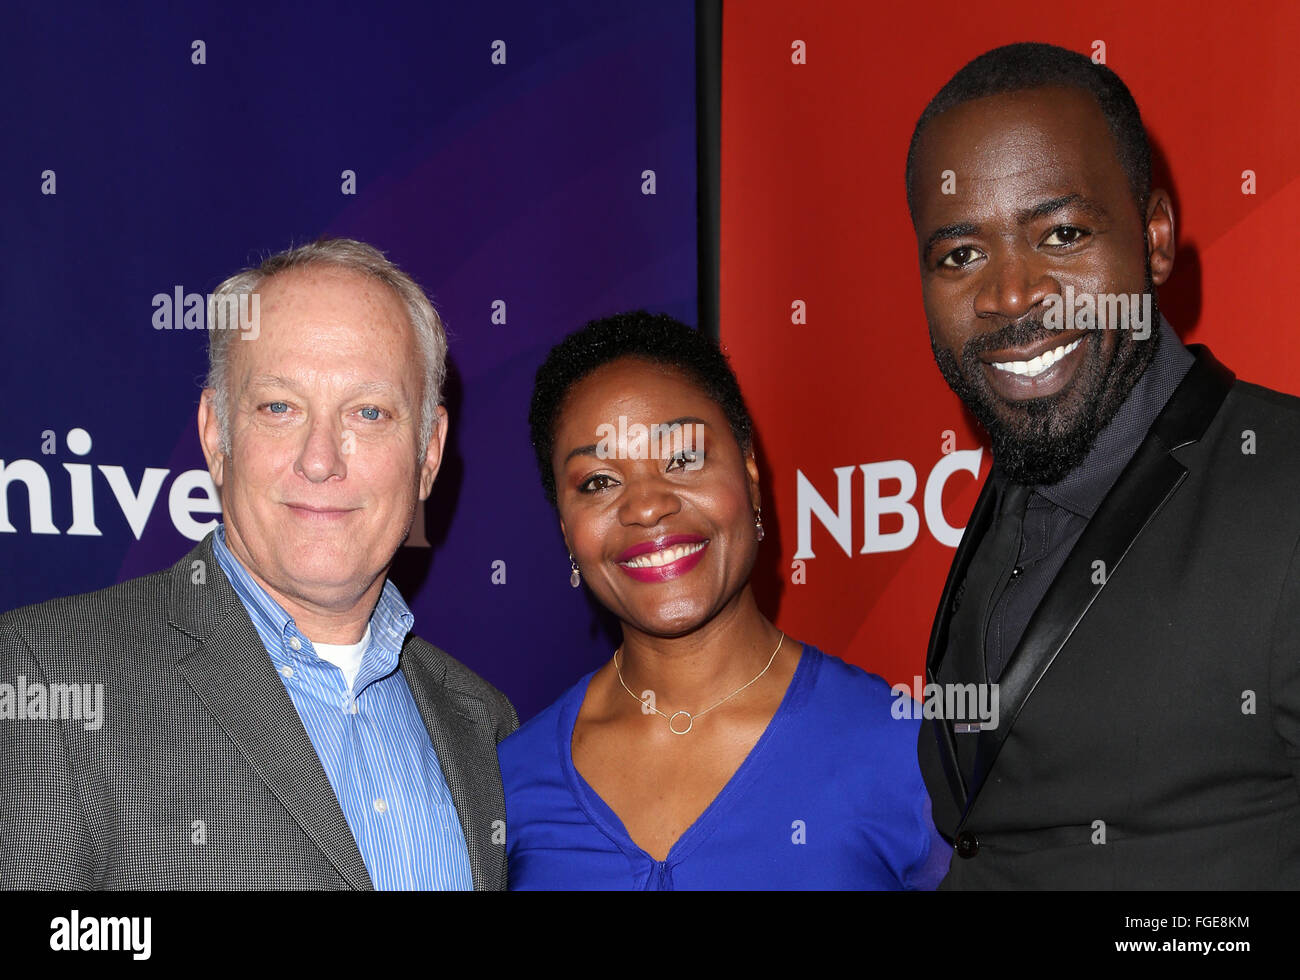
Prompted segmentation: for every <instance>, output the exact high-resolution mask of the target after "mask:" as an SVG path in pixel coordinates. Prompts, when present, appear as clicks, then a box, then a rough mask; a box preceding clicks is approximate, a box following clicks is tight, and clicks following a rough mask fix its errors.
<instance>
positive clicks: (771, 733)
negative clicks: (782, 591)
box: [556, 643, 823, 867]
mask: <svg viewBox="0 0 1300 980" xmlns="http://www.w3.org/2000/svg"><path fill="white" fill-rule="evenodd" d="M801 647H802V650H801V651H800V654H799V665H798V666H797V667H795V671H794V676H793V677H791V678H790V683H789V684H788V685H787V686H786V689H785V694H784V696H782V698H781V703H780V704H779V705H777V708H776V712H775V713H774V714H773V715H772V720H771V721H769V722H768V723H767V727H766V728H765V729H764V730H763V734H762V735H761V736H759V739H758V741H757V742H755V743H754V747H753V748H752V749H750V750H749V754H748V755H747V756H745V760H744V761H743V762H742V763H741V764H740V766H739V767H738V768H737V769H736V771H735V772H734V773H732V774H731V778H730V779H729V780H727V783H726V785H724V786H723V787H722V789H720V790H719V791H718V795H717V796H715V797H714V798H713V799H712V800H711V801H710V802H709V805H708V806H707V807H705V808H704V811H703V812H702V813H701V814H700V815H699V816H698V817H696V818H695V822H694V823H692V824H691V825H690V826H689V827H687V828H686V830H684V831H682V833H681V836H679V837H678V838H677V840H675V841H673V846H672V847H670V848H669V849H668V856H667V857H666V858H664V860H663V861H657V860H655V858H653V857H651V856H650V855H649V854H648V853H647V852H646V851H644V850H643V849H642V848H641V847H640V846H639V845H638V844H637V843H636V841H634V840H632V835H631V834H629V833H628V832H627V828H626V827H624V826H623V821H622V820H621V819H620V818H619V816H618V814H617V813H615V812H614V810H613V809H612V808H611V807H610V805H609V804H608V803H606V802H605V800H604V798H603V797H601V795H600V794H599V793H597V792H596V791H595V790H594V789H592V788H591V785H590V784H589V783H588V782H587V780H585V779H584V778H583V777H582V773H580V772H578V767H577V766H575V765H574V763H573V729H574V726H575V725H576V724H577V721H578V712H579V711H580V710H581V709H582V702H583V701H584V700H585V699H586V697H587V688H588V687H589V686H590V684H591V679H592V678H593V677H595V676H596V671H595V670H593V671H592V672H591V673H590V674H588V675H587V676H586V677H584V678H582V680H580V681H579V682H578V683H577V684H575V685H574V686H573V687H572V688H571V689H570V691H569V697H568V699H567V700H566V702H565V704H564V710H563V711H561V712H560V717H559V720H558V722H557V729H558V730H557V732H556V737H557V738H558V739H559V743H560V760H561V764H562V765H563V767H564V778H565V781H566V782H567V783H568V785H569V791H570V792H571V793H573V797H574V799H575V800H577V801H578V805H579V806H580V807H582V809H583V811H584V812H585V813H586V814H587V818H588V819H589V820H591V822H592V824H593V825H594V826H596V827H597V828H599V829H600V831H601V833H603V834H604V835H605V836H606V837H608V838H609V839H610V840H611V841H613V842H614V844H615V845H616V846H617V847H618V848H619V849H620V850H621V851H623V853H624V854H626V855H627V856H628V857H629V858H632V859H633V860H636V861H641V862H648V863H650V864H654V865H660V866H664V867H670V866H672V865H675V864H680V863H681V862H682V861H684V860H685V859H686V858H687V857H689V856H690V853H691V852H692V851H693V850H695V848H696V847H698V846H699V845H700V844H701V843H702V842H703V841H705V840H707V839H708V836H709V834H711V833H712V832H713V829H714V828H715V827H716V826H717V825H718V822H719V821H720V820H721V819H722V818H723V817H724V816H725V815H726V812H727V810H728V809H729V807H730V805H731V803H732V801H733V800H735V799H737V798H738V797H740V796H742V795H743V794H744V791H745V789H746V788H747V787H748V786H749V784H750V783H752V782H753V781H754V778H755V777H756V776H757V775H758V774H759V773H760V772H761V771H762V765H763V758H764V756H765V754H766V752H767V747H768V745H769V744H770V743H771V742H772V741H773V740H774V739H776V738H777V736H778V735H780V733H781V732H782V731H783V730H784V729H785V728H786V727H787V726H788V725H789V724H790V723H791V722H792V721H793V720H794V719H795V718H796V717H797V716H798V711H799V709H800V708H801V707H803V705H804V704H805V703H806V702H807V700H808V695H809V693H810V692H811V690H812V687H813V684H814V682H815V681H816V679H817V673H818V668H819V667H820V666H821V659H822V656H823V655H822V654H821V653H820V651H818V650H816V649H815V648H813V647H810V646H808V644H806V643H804V644H801ZM597 670H599V668H597Z"/></svg>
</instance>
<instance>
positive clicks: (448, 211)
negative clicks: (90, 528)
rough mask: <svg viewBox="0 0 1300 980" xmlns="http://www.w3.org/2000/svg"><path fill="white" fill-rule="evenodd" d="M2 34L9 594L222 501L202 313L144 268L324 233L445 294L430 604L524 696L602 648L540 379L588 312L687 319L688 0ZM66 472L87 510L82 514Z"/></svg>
mask: <svg viewBox="0 0 1300 980" xmlns="http://www.w3.org/2000/svg"><path fill="white" fill-rule="evenodd" d="M196 42H202V43H201V45H200V44H196ZM496 42H503V44H504V47H503V46H502V45H501V44H497V43H496ZM0 43H2V44H3V48H4V50H3V58H0V78H2V79H3V82H4V87H3V90H4V91H5V93H6V96H5V100H4V107H3V112H4V113H5V119H4V123H5V126H4V132H5V133H6V152H5V154H4V155H3V158H2V159H0V195H2V199H3V202H4V215H5V221H4V233H5V245H4V252H5V260H6V261H5V262H4V265H3V268H2V269H0V309H2V310H3V314H4V322H5V324H6V329H5V331H4V332H3V334H0V371H3V379H2V382H0V390H2V391H3V399H4V402H3V404H4V409H5V417H6V420H7V424H6V425H4V427H3V429H0V461H3V469H0V487H3V495H4V501H5V503H6V508H5V510H4V512H3V514H4V516H5V518H6V520H7V522H8V523H7V525H6V524H3V523H0V570H2V571H3V581H0V609H8V608H11V607H13V606H16V605H21V604H25V603H29V602H36V601H40V600H43V599H47V598H50V597H52V596H56V595H66V594H70V593H75V592H82V591H87V590H90V589H95V588H101V587H103V586H106V585H109V584H111V583H113V582H116V581H121V580H123V579H126V578H130V577H132V576H136V575H140V574H144V573H147V572H151V571H154V570H156V569H159V568H161V567H163V566H165V565H168V564H170V563H171V562H173V561H175V560H176V559H177V558H178V557H179V556H180V555H182V554H184V553H185V551H187V550H188V549H189V548H190V547H191V545H192V541H191V540H190V539H189V538H188V537H187V536H186V535H185V534H183V533H182V532H181V530H178V525H180V527H182V528H183V527H185V526H186V525H187V523H189V524H192V523H193V522H200V523H202V522H207V521H210V520H212V515H210V514H207V513H204V512H202V509H201V505H202V504H203V497H202V492H201V491H195V490H189V491H188V492H187V488H186V483H185V480H186V478H185V477H183V476H182V474H184V473H186V471H190V470H197V469H202V468H203V459H202V455H201V453H200V452H199V447H198V441H197V437H196V433H195V423H194V411H195V406H196V404H197V400H198V394H199V390H200V379H201V378H202V375H203V373H204V371H205V369H206V360H205V354H204V345H205V343H206V337H205V336H204V334H203V332H202V331H200V330H175V331H159V330H155V329H154V326H153V322H152V320H153V316H154V313H155V307H154V305H153V297H154V296H155V295H157V294H160V293H163V294H168V295H170V294H172V293H173V292H174V291H175V289H176V288H177V287H178V286H179V287H181V288H182V290H183V292H185V293H190V292H194V293H206V292H207V291H209V290H210V289H211V288H212V287H213V286H215V285H216V283H217V282H219V281H220V280H221V279H223V278H224V277H225V276H226V275H228V274H230V273H231V272H233V271H235V270H236V269H238V268H240V267H242V266H244V265H247V264H249V263H251V262H255V261H257V260H258V258H259V257H260V256H262V255H264V254H266V253H268V252H271V251H277V250H279V249H281V248H283V247H285V246H287V245H289V244H291V243H300V242H303V241H307V240H310V239H312V238H314V237H316V236H317V235H320V234H323V233H328V234H338V235H349V236H353V237H357V238H361V239H364V240H366V241H369V242H371V243H373V244H375V245H377V246H379V247H380V248H382V249H384V250H385V251H386V252H387V253H388V254H389V256H390V257H391V258H393V259H394V260H395V261H397V262H398V263H399V264H400V265H402V266H403V267H404V268H405V269H407V271H409V272H410V273H411V274H412V275H414V276H415V278H416V279H417V280H419V281H420V282H421V283H422V284H423V285H424V286H425V287H426V289H428V291H429V292H430V294H431V295H432V296H433V298H434V301H435V303H436V305H437V306H438V308H439V310H440V311H441V312H442V314H443V315H444V317H445V319H446V321H447V324H448V330H449V335H450V343H451V362H452V375H453V376H452V379H451V381H450V383H449V386H448V407H449V410H450V412H451V417H452V433H451V442H450V449H449V455H448V458H447V460H446V462H445V464H444V467H443V471H442V473H441V475H440V476H439V478H438V485H437V487H436V488H435V491H434V495H433V498H432V499H431V500H430V502H429V505H428V506H427V508H426V511H425V521H426V526H427V533H428V537H429V540H430V541H431V542H432V544H433V547H432V548H407V549H403V552H402V553H401V554H400V556H399V563H398V568H397V571H396V572H395V577H396V578H397V580H398V582H399V584H400V585H401V586H402V588H403V591H404V593H405V594H406V595H407V598H408V600H409V601H410V603H411V606H412V608H413V610H414V611H415V614H416V631H417V632H418V633H420V634H421V635H422V636H424V637H426V638H427V639H429V640H430V641H431V642H434V643H436V644H438V645H440V646H442V647H443V648H444V649H446V650H448V651H449V652H451V653H452V654H453V655H455V656H457V657H458V658H460V659H461V660H463V661H465V662H466V663H467V664H469V665H470V666H472V667H473V668H474V669H475V670H478V671H479V672H480V673H482V674H483V675H484V676H485V677H487V678H488V679H489V680H491V681H492V682H493V683H494V684H496V685H497V686H498V687H500V688H501V689H502V690H504V691H505V692H506V693H507V694H508V695H509V696H510V697H511V698H512V699H513V700H514V702H515V704H516V706H517V707H518V708H519V713H520V715H521V717H524V718H526V717H528V716H530V715H532V714H535V713H536V712H537V711H538V710H540V709H541V708H542V707H544V706H545V705H546V704H547V703H549V702H550V701H551V700H552V699H553V698H554V697H555V696H556V695H557V694H558V693H559V692H560V691H561V690H562V689H563V688H564V687H566V686H567V685H568V684H570V683H572V682H573V681H574V680H575V679H576V678H577V677H578V676H579V675H580V674H581V673H582V672H584V671H586V670H589V669H591V668H592V667H593V666H595V665H596V664H597V663H598V662H599V661H601V660H602V659H604V658H605V657H607V656H609V654H610V652H611V651H612V646H611V644H612V642H613V636H612V634H611V632H610V625H609V623H608V622H605V621H603V620H602V619H601V617H599V616H598V615H597V614H596V611H595V610H594V609H593V608H592V605H591V603H590V601H589V600H588V599H587V598H586V594H585V590H581V591H575V590H573V589H571V588H570V587H569V584H568V576H569V567H568V561H567V556H566V553H565V551H564V547H563V544H562V542H561V540H560V536H559V532H558V528H557V523H556V519H555V516H554V513H553V512H552V510H551V509H550V507H549V506H548V505H547V503H546V501H545V499H544V498H543V496H542V492H541V489H540V486H539V483H538V480H537V476H536V473H535V468H534V464H533V460H532V455H531V449H530V447H529V444H528V433H527V422H526V414H527V403H528V396H529V393H530V390H531V386H532V377H533V373H534V372H535V370H536V368H537V365H538V364H539V363H540V361H541V359H542V357H543V356H544V354H545V352H546V350H547V349H548V348H549V346H550V345H551V344H553V343H554V342H555V341H556V340H558V339H559V338H560V337H561V336H563V335H564V334H565V333H567V332H569V331H570V330H573V329H575V328H576V327H578V326H580V325H581V324H582V323H583V322H584V321H586V320H587V319H589V318H591V317H594V316H599V315H602V314H605V313H611V312H615V311H617V310H621V309H629V308H637V307H646V308H649V309H653V310H663V311H665V312H668V313H671V314H673V315H674V316H677V317H679V318H681V319H684V320H686V321H687V322H694V320H695V315H696V308H697V295H696V246H695V241H696V198H695V191H696V170H695V166H696V162H695V94H694V89H695V67H694V13H693V7H692V5H691V3H689V2H686V0H670V2H666V3H659V4H652V5H646V4H633V3H602V4H594V3H589V2H582V3H577V2H574V3H564V2H548V3H546V4H537V3H535V2H530V0H515V2H498V3H492V4H483V3H475V4H450V3H448V4H443V3H435V4H410V5H409V6H406V5H403V6H397V7H390V8H389V9H387V10H384V9H383V8H382V7H365V8H358V7H356V6H355V5H351V4H347V5H345V4H341V3H338V4H323V5H318V6H317V8H316V12H315V13H313V14H312V15H311V16H310V17H307V16H304V15H303V14H302V13H300V12H297V11H295V10H291V9H289V8H284V7H279V6H277V5H274V4H266V5H259V7H258V10H257V13H256V16H252V15H232V14H231V13H229V12H228V9H227V8H226V7H225V6H224V5H219V4H216V3H200V4H196V5H193V9H190V10H185V11H175V10H170V9H168V8H166V7H164V6H162V5H161V4H158V5H146V6H140V5H137V6H135V7H131V8H128V9H126V10H125V11H123V10H120V9H116V8H114V9H103V10H101V9H98V8H96V7H93V6H69V5H62V6H59V7H58V8H56V9H48V10H40V11H37V10H33V9H27V10H24V11H19V12H15V13H11V14H10V15H9V24H8V27H7V31H6V37H5V39H4V41H3V42H0ZM502 51H504V64H499V63H494V53H495V55H496V58H495V61H500V60H501V57H502ZM646 170H653V171H654V172H655V193H654V194H646V193H643V187H644V185H645V181H644V179H643V176H642V175H643V172H644V171H646ZM345 171H352V172H353V173H354V174H355V193H354V194H347V193H344V184H345V180H346V177H345V175H344V172H345ZM51 191H53V193H51ZM498 300H500V301H504V303H505V321H506V322H505V323H493V322H492V313H493V304H494V302H496V301H498ZM77 429H80V430H84V432H85V433H86V434H87V435H88V436H89V442H90V446H89V449H86V447H85V445H84V444H83V445H78V438H77V437H75V436H74V438H73V439H71V440H69V439H68V433H69V432H71V431H73V430H77ZM83 442H84V440H83ZM78 450H84V452H78ZM23 461H29V462H26V463H24V462H23ZM67 466H72V467H73V469H71V470H69V469H67ZM79 466H83V467H84V466H89V467H90V469H83V470H79V469H77V467H79ZM113 467H121V472H120V473H119V472H118V471H116V470H114V469H113ZM152 471H159V472H152ZM162 471H165V472H162ZM178 478H179V479H180V480H181V483H180V485H179V487H178V488H177V489H176V490H175V491H174V490H173V487H174V486H176V484H177V480H178ZM79 480H85V481H87V485H88V486H89V488H90V489H89V492H88V493H82V494H81V500H80V503H79V504H78V506H79V508H81V512H82V513H81V516H82V517H87V516H88V512H87V511H86V508H88V507H89V506H90V505H91V504H92V503H93V508H94V514H93V522H94V526H95V527H96V528H97V529H98V531H99V532H100V533H99V534H98V535H94V534H69V533H68V531H69V529H70V528H71V527H72V526H73V516H74V511H73V506H74V499H73V498H74V494H73V490H72V487H73V485H74V484H75V483H76V482H77V481H79ZM110 481H114V482H110ZM45 482H48V491H47V490H46V488H45ZM115 486H116V489H115ZM155 486H156V487H157V496H156V498H154V499H153V501H152V506H149V504H150V494H151V492H152V490H153V489H154V487H155ZM185 496H189V497H190V498H191V499H192V501H193V503H191V504H188V505H187V504H186V503H185V502H184V500H183V498H184V497H185ZM33 501H35V503H34V505H33V503H32V502H33ZM46 501H48V506H49V512H50V522H51V525H52V527H53V529H54V530H55V531H56V532H57V533H49V528H48V527H45V528H44V530H45V532H46V533H40V532H41V531H42V528H43V521H42V516H43V515H42V509H43V505H44V503H45V502H46ZM122 501H125V505H123V502H122ZM190 508H193V509H190ZM173 513H175V514H176V515H177V516H176V517H175V518H173ZM128 514H137V515H138V516H137V520H138V521H141V522H142V529H141V533H140V534H139V536H138V538H137V535H136V534H135V533H134V531H133V529H132V527H131V525H130V521H129V518H128ZM191 533H193V528H192V527H191ZM497 561H503V562H505V582H504V584H493V581H492V572H493V563H494V562H497Z"/></svg>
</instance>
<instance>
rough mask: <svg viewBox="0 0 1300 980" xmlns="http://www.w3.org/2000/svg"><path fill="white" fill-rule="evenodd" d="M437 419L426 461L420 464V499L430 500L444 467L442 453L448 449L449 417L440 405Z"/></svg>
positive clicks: (425, 455) (426, 451)
mask: <svg viewBox="0 0 1300 980" xmlns="http://www.w3.org/2000/svg"><path fill="white" fill-rule="evenodd" d="M436 419H437V421H436V422H435V423H434V426H433V432H432V433H431V434H430V436H429V445H427V446H426V447H425V448H424V462H423V463H421V464H420V499H421V500H428V499H429V494H431V493H432V492H433V481H434V478H435V477H437V475H438V470H440V469H441V468H442V454H443V453H444V452H446V450H447V434H448V418H447V410H446V409H445V408H443V407H442V406H441V405H439V406H438V410H437V415H436Z"/></svg>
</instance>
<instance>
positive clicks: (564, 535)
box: [560, 517, 573, 554]
mask: <svg viewBox="0 0 1300 980" xmlns="http://www.w3.org/2000/svg"><path fill="white" fill-rule="evenodd" d="M560 537H562V538H564V548H565V550H566V551H567V552H568V553H569V554H573V549H572V548H570V547H569V529H568V528H567V527H565V526H564V518H563V517H561V518H560Z"/></svg>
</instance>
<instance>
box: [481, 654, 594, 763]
mask: <svg viewBox="0 0 1300 980" xmlns="http://www.w3.org/2000/svg"><path fill="white" fill-rule="evenodd" d="M595 673H596V671H594V670H593V671H591V673H589V674H585V675H584V676H582V677H580V678H579V679H578V680H577V681H575V682H574V683H573V684H572V685H571V686H570V687H569V688H568V689H567V690H566V691H565V692H564V693H563V694H561V695H560V696H559V697H558V698H556V699H555V700H554V701H552V702H551V703H550V704H549V705H547V706H546V707H545V708H543V709H542V710H541V711H539V712H538V713H537V714H536V715H534V716H533V717H532V718H530V719H528V721H526V722H524V723H523V724H522V725H520V726H519V727H518V728H517V729H515V730H514V731H513V732H511V733H510V734H509V735H507V736H506V737H505V738H504V739H502V740H501V742H500V743H499V744H498V745H497V757H498V759H499V760H500V763H501V778H502V779H505V778H506V771H507V768H510V769H511V770H513V769H515V768H518V767H522V768H527V767H530V766H532V765H535V764H536V762H537V761H538V760H539V759H545V758H549V757H552V756H558V754H559V746H560V726H561V725H562V724H563V721H564V718H565V717H566V715H569V714H570V713H576V712H575V705H576V707H581V706H582V699H583V696H584V695H585V694H586V691H587V685H588V684H589V683H590V681H591V678H592V677H593V676H594V675H595Z"/></svg>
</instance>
